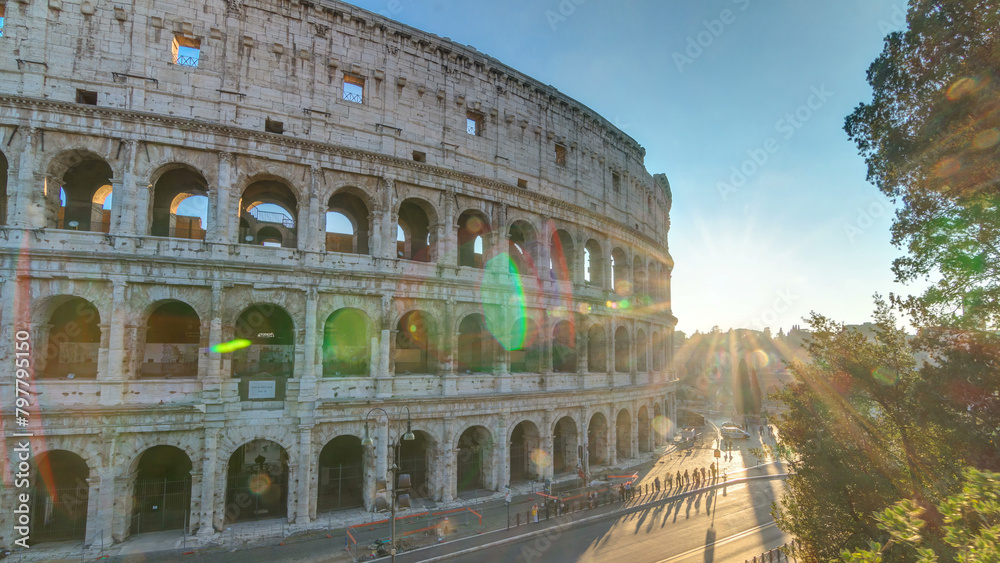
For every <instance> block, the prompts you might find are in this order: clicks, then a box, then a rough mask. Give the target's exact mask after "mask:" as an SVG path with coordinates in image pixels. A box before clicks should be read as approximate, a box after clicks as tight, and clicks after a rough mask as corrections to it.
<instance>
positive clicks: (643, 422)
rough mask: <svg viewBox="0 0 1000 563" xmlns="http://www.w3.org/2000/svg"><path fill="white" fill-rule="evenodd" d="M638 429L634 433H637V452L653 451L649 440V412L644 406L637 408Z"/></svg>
mask: <svg viewBox="0 0 1000 563" xmlns="http://www.w3.org/2000/svg"><path fill="white" fill-rule="evenodd" d="M638 424H639V428H637V429H636V431H637V432H638V433H639V452H640V453H643V452H649V451H652V450H653V444H652V442H651V441H650V440H649V410H648V409H647V408H646V407H645V405H643V406H641V407H639V419H638Z"/></svg>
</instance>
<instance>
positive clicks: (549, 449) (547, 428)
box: [538, 410, 555, 480]
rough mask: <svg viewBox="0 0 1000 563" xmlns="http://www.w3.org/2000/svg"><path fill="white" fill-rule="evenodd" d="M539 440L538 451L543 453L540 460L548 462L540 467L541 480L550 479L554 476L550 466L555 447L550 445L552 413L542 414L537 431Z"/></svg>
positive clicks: (553, 457) (553, 458)
mask: <svg viewBox="0 0 1000 563" xmlns="http://www.w3.org/2000/svg"><path fill="white" fill-rule="evenodd" d="M538 433H539V438H540V439H541V442H542V443H541V444H540V445H539V447H540V449H541V450H542V451H543V452H545V455H544V456H542V459H545V460H548V465H546V466H544V467H542V468H541V469H542V471H541V473H542V474H541V478H542V479H543V480H544V479H551V478H552V477H553V476H554V475H555V472H554V468H553V466H552V464H553V460H555V447H554V444H553V443H552V438H553V436H552V411H548V410H547V411H545V412H544V413H542V427H541V428H539V429H538Z"/></svg>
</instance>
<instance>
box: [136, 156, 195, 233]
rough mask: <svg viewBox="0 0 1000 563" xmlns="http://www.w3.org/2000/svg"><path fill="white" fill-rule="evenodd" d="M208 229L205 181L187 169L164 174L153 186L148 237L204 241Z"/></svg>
mask: <svg viewBox="0 0 1000 563" xmlns="http://www.w3.org/2000/svg"><path fill="white" fill-rule="evenodd" d="M207 229H208V182H206V181H205V178H204V177H203V176H202V175H201V174H199V173H197V172H195V171H194V170H191V169H189V168H175V169H173V170H169V171H167V172H165V173H163V175H162V176H160V177H159V179H157V180H156V183H155V184H154V185H153V220H152V222H151V224H150V229H149V234H151V235H153V236H155V237H175V238H185V239H194V240H204V239H205V231H206V230H207Z"/></svg>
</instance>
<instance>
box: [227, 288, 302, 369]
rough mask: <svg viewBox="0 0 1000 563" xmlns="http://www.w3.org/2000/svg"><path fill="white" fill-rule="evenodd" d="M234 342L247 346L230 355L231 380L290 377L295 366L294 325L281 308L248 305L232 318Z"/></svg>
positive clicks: (265, 304) (267, 305)
mask: <svg viewBox="0 0 1000 563" xmlns="http://www.w3.org/2000/svg"><path fill="white" fill-rule="evenodd" d="M235 335H236V338H237V339H244V340H249V341H250V345H249V346H247V347H246V348H241V349H239V350H236V351H235V352H233V377H249V376H280V377H291V376H292V372H293V369H294V367H295V325H294V324H293V323H292V318H291V317H290V316H288V313H286V312H285V311H284V310H283V309H281V308H280V307H277V306H275V305H271V304H269V303H264V304H257V305H251V306H250V307H248V308H247V309H246V310H245V311H243V312H242V313H240V316H239V317H238V318H237V319H236V331H235Z"/></svg>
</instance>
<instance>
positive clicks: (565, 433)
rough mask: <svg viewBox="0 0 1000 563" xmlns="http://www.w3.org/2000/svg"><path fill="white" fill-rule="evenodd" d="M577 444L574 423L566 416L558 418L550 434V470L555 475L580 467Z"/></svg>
mask: <svg viewBox="0 0 1000 563" xmlns="http://www.w3.org/2000/svg"><path fill="white" fill-rule="evenodd" d="M577 442H578V440H577V436H576V422H575V421H574V420H573V419H572V418H571V417H568V416H564V417H562V418H560V419H559V422H556V427H555V430H554V431H553V432H552V470H553V471H554V472H555V473H563V472H565V471H572V470H573V469H575V468H576V467H577V466H578V465H580V460H579V458H578V456H577V445H578V444H577Z"/></svg>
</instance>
